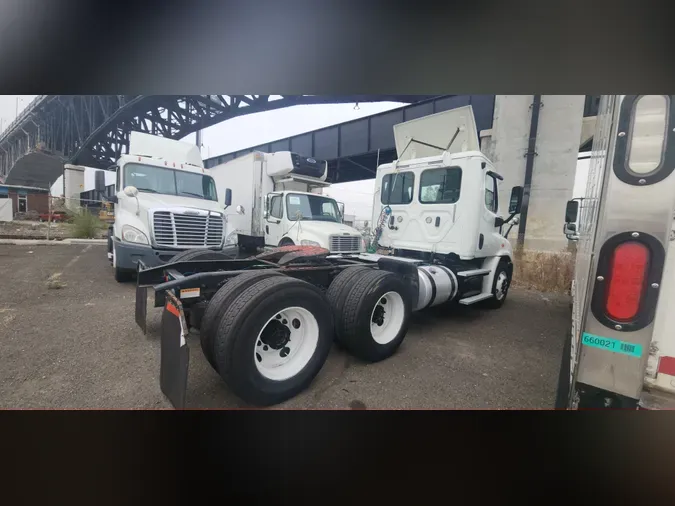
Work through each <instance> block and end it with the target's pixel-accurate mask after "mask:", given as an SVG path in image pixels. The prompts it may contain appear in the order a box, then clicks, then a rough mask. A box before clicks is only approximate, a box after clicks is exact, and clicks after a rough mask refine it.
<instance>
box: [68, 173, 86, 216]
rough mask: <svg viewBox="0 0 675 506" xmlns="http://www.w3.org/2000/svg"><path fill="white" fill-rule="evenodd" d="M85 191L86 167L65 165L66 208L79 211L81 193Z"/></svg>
mask: <svg viewBox="0 0 675 506" xmlns="http://www.w3.org/2000/svg"><path fill="white" fill-rule="evenodd" d="M83 191H84V167H82V166H80V165H70V164H68V163H67V164H65V165H64V166H63V197H64V198H65V205H66V208H67V209H68V210H70V211H77V210H78V209H79V208H80V193H82V192H83Z"/></svg>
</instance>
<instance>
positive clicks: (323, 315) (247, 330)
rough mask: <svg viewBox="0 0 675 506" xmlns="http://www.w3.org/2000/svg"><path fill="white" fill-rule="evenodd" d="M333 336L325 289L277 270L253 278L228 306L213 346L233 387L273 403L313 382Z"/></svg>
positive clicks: (255, 401)
mask: <svg viewBox="0 0 675 506" xmlns="http://www.w3.org/2000/svg"><path fill="white" fill-rule="evenodd" d="M277 316H280V318H277ZM289 338H290V339H289ZM332 341H333V318H332V315H331V312H330V305H329V304H328V301H327V300H326V297H325V295H324V294H323V293H322V292H321V290H319V289H318V288H316V287H315V286H313V285H311V284H309V283H307V282H305V281H301V280H298V279H295V278H291V277H287V276H274V277H271V278H268V279H262V280H259V281H258V282H257V283H254V284H253V285H252V286H250V287H249V288H247V289H246V290H244V291H243V292H241V293H240V294H239V296H238V297H237V298H236V299H235V300H234V301H233V302H232V304H231V305H230V306H229V307H228V308H227V309H226V311H225V313H224V314H223V316H222V319H221V321H220V324H219V326H218V330H217V332H216V333H215V336H214V343H213V345H214V347H213V349H214V358H215V361H216V363H217V364H218V371H219V373H220V375H221V377H222V378H223V380H224V381H225V383H227V385H228V386H229V387H230V388H231V389H232V391H233V392H234V393H235V394H237V395H238V396H239V397H240V398H241V399H243V400H244V401H246V402H248V403H250V404H254V405H259V406H269V405H273V404H278V403H280V402H283V401H285V400H287V399H290V398H291V397H294V396H295V395H297V394H298V393H300V392H301V391H303V390H304V389H305V388H307V387H308V386H309V384H310V383H311V382H312V380H313V379H314V377H315V376H316V375H317V374H318V372H319V370H320V369H321V367H322V366H323V364H324V362H325V361H326V358H327V357H328V353H329V351H330V348H331V344H332ZM263 355H264V357H263Z"/></svg>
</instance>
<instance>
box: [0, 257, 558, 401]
mask: <svg viewBox="0 0 675 506" xmlns="http://www.w3.org/2000/svg"><path fill="white" fill-rule="evenodd" d="M105 251H106V250H105V246H104V245H100V244H71V245H6V244H0V287H1V288H2V289H1V290H0V408H5V409H6V408H123V409H127V408H170V407H171V405H170V404H169V402H168V401H167V400H166V399H165V398H164V396H163V395H162V393H161V391H160V389H159V360H160V350H159V321H160V315H161V309H157V308H152V307H151V306H150V307H149V308H148V313H149V316H148V334H147V335H145V336H144V335H143V333H142V332H141V330H140V329H139V328H138V327H137V326H136V323H135V321H134V298H135V286H134V284H133V283H130V284H119V283H117V282H115V280H114V279H113V273H112V269H111V267H110V265H109V263H108V261H107V259H106V254H105ZM569 321H570V310H569V300H568V299H567V298H566V297H561V296H559V295H549V294H541V293H538V292H532V291H525V290H519V289H516V288H512V289H511V291H510V293H509V298H508V300H507V302H506V304H504V306H503V307H502V308H501V309H499V310H485V309H478V308H473V307H460V308H457V309H453V310H449V309H448V308H437V309H436V308H432V309H431V310H427V311H423V312H420V313H416V314H414V315H413V323H412V325H411V328H410V331H409V333H408V335H407V337H406V339H405V341H404V342H403V345H402V346H401V348H400V349H399V351H398V353H397V354H396V355H394V356H393V357H391V358H389V359H387V360H385V361H383V362H380V363H377V364H366V363H363V362H360V361H359V360H357V359H355V358H353V357H351V356H350V355H348V354H347V353H346V352H344V351H342V350H340V349H338V348H337V347H335V346H334V347H333V350H332V351H331V354H330V356H329V358H328V360H327V362H326V364H325V365H324V367H323V369H322V370H321V372H320V373H319V375H318V376H317V378H316V379H315V380H314V382H313V383H312V385H311V386H310V388H309V389H308V390H306V391H305V392H303V393H301V394H300V395H298V396H297V397H295V398H293V399H291V400H289V401H287V402H285V403H284V404H282V405H279V406H278V407H279V408H319V409H363V408H369V409H416V408H417V409H481V408H482V409H494V408H507V409H508V408H511V409H514V408H515V409H518V408H545V409H546V408H551V407H552V406H553V401H554V397H555V388H556V382H557V375H558V368H559V366H560V360H561V352H562V346H563V338H564V334H565V332H566V330H567V327H568V326H569ZM188 341H189V344H190V347H191V351H192V353H191V362H190V375H189V383H188V393H187V404H188V407H189V408H237V407H247V406H246V405H245V404H244V403H243V402H242V401H240V400H239V399H238V398H236V397H235V396H234V395H233V394H232V393H231V392H230V391H229V390H228V389H227V386H226V385H225V384H224V383H223V381H222V380H221V378H220V377H219V376H218V374H217V373H216V372H215V371H213V370H212V369H211V368H210V366H209V365H208V363H207V361H206V359H205V358H204V357H203V356H202V354H201V350H200V348H199V337H198V335H190V337H189V339H188Z"/></svg>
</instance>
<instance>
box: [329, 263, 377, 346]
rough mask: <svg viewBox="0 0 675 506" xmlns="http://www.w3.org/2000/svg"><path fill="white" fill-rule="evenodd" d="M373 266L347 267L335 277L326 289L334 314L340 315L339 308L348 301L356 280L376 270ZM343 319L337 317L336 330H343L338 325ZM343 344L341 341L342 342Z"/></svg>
mask: <svg viewBox="0 0 675 506" xmlns="http://www.w3.org/2000/svg"><path fill="white" fill-rule="evenodd" d="M374 270H375V269H373V268H372V267H368V266H365V265H359V266H356V267H347V268H346V269H344V270H343V271H342V272H341V273H340V274H338V275H337V276H335V278H333V281H332V282H331V284H330V285H329V286H328V290H326V298H327V299H328V302H329V303H330V307H331V308H332V309H333V314H334V315H336V316H337V315H338V312H337V310H338V308H342V307H344V305H345V302H347V296H348V295H349V292H351V290H352V288H353V287H354V282H355V281H356V280H357V279H359V277H360V276H363V275H364V274H365V273H366V272H371V271H374ZM341 321H342V319H341V318H336V319H335V332H336V333H337V332H341V331H342V329H340V330H339V331H338V325H340V323H341ZM340 344H341V343H340Z"/></svg>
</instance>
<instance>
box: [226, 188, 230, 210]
mask: <svg viewBox="0 0 675 506" xmlns="http://www.w3.org/2000/svg"><path fill="white" fill-rule="evenodd" d="M231 205H232V190H230V189H229V188H225V207H230V206H231Z"/></svg>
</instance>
